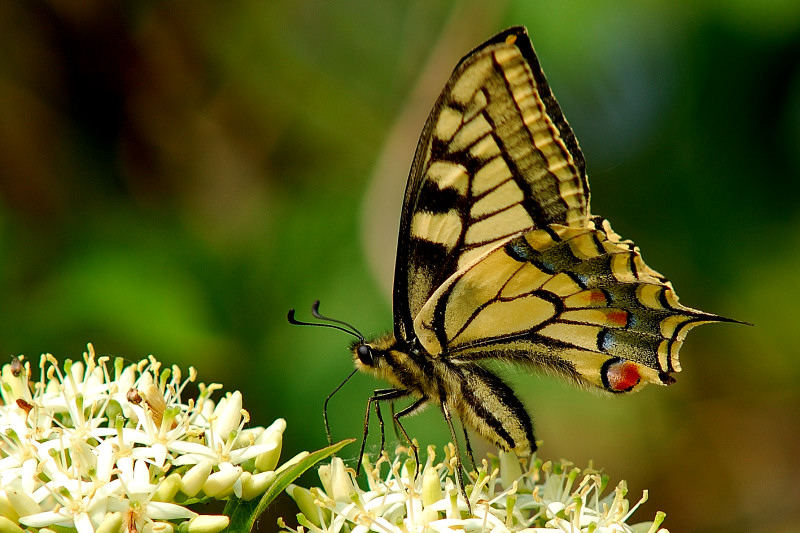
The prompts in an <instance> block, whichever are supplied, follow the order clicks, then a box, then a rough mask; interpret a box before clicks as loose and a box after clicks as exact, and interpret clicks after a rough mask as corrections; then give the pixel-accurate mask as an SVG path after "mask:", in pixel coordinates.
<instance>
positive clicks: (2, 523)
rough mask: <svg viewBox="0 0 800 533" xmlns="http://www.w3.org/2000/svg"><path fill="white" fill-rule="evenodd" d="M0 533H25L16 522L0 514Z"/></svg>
mask: <svg viewBox="0 0 800 533" xmlns="http://www.w3.org/2000/svg"><path fill="white" fill-rule="evenodd" d="M0 533H25V530H24V529H22V528H21V527H19V526H18V525H17V524H16V522H12V521H11V520H9V519H8V518H6V517H5V516H0Z"/></svg>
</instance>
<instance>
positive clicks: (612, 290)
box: [290, 27, 731, 499]
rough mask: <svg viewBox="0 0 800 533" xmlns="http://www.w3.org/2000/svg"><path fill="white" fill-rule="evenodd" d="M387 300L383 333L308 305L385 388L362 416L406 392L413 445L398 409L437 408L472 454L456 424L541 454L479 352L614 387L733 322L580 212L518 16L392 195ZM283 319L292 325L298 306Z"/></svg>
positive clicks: (583, 203) (656, 379)
mask: <svg viewBox="0 0 800 533" xmlns="http://www.w3.org/2000/svg"><path fill="white" fill-rule="evenodd" d="M393 311H394V330H393V331H392V333H390V334H388V335H386V336H383V337H379V338H377V339H374V340H366V339H365V338H364V336H363V335H362V334H361V333H360V332H359V331H358V330H356V329H355V328H353V327H352V326H349V324H347V323H345V322H342V321H338V320H335V319H331V318H330V317H326V316H324V315H321V314H320V313H319V310H318V303H317V304H315V306H314V308H313V313H314V315H315V316H316V317H317V318H320V319H325V320H326V321H329V322H331V321H332V322H337V323H338V324H339V325H341V326H348V328H343V329H352V330H353V331H350V333H352V334H353V335H355V336H356V337H357V338H358V339H359V340H358V341H357V342H355V343H354V345H353V347H352V352H353V360H354V363H355V367H356V369H355V370H354V371H353V373H351V374H350V375H351V376H352V375H353V374H354V373H355V372H357V371H362V372H366V373H367V374H372V375H374V376H376V377H378V378H380V379H383V380H385V381H387V382H389V383H390V384H391V387H390V388H385V389H378V390H376V391H375V392H374V394H373V395H372V396H371V397H370V399H369V401H368V403H367V412H366V415H365V418H367V420H366V422H368V417H369V413H370V409H371V406H372V405H373V404H374V405H375V408H376V414H377V416H378V418H379V421H380V423H381V429H383V419H382V416H381V413H380V409H379V405H380V402H382V401H394V400H398V399H401V398H406V397H410V398H411V399H412V402H411V403H410V404H409V405H408V406H407V407H405V408H404V409H402V410H400V411H398V412H397V413H395V414H394V421H395V422H396V424H397V427H399V428H400V429H401V431H402V432H403V434H404V436H405V438H406V439H407V440H408V441H409V442H412V441H411V439H410V438H409V435H408V433H407V432H406V430H405V429H404V428H403V425H402V421H401V419H402V418H403V417H405V416H407V415H411V414H412V413H415V412H417V411H419V410H421V409H422V408H424V407H426V406H428V405H431V404H433V405H435V406H437V407H438V408H439V409H441V411H442V414H443V415H444V419H445V421H446V422H447V425H448V427H449V430H450V434H451V437H452V439H453V442H454V443H457V438H456V432H455V429H454V426H453V419H454V418H458V419H460V420H461V425H462V428H463V430H464V438H465V442H466V447H467V451H468V452H469V454H470V457H471V455H472V451H471V448H470V445H469V439H468V437H467V431H466V428H467V427H469V428H472V429H473V430H475V431H476V432H477V433H478V434H479V435H481V436H482V437H484V438H485V439H487V440H488V441H490V442H492V443H493V444H495V445H497V446H498V447H500V448H502V449H504V450H507V451H511V452H514V453H516V454H517V455H520V456H525V455H528V454H530V453H531V452H532V451H534V450H536V441H535V438H534V431H533V424H532V422H531V418H530V416H529V414H528V412H527V410H526V408H525V406H524V405H523V404H522V402H521V401H520V400H519V398H517V396H516V395H515V393H514V391H513V390H512V389H511V387H509V385H507V384H506V383H505V382H504V381H503V380H502V379H501V378H500V377H498V376H497V375H496V374H495V373H494V372H492V371H490V370H489V369H487V368H486V367H485V366H483V364H482V363H485V362H487V361H491V360H499V361H504V362H512V363H518V364H520V365H524V366H528V367H532V368H534V369H544V370H546V371H549V372H551V373H554V374H558V375H560V376H563V377H565V378H566V379H567V380H569V381H572V382H574V383H575V384H577V385H580V386H583V387H587V388H592V389H599V390H602V391H606V392H608V393H612V394H624V393H629V392H633V391H637V390H639V389H641V388H642V387H643V386H645V385H646V384H648V383H653V384H657V385H669V384H671V383H673V382H674V381H675V378H674V377H673V374H674V373H676V372H679V371H680V369H681V368H680V363H679V359H678V354H679V351H680V348H681V345H682V344H683V341H684V338H685V337H686V334H687V332H688V331H689V330H690V329H691V328H693V327H695V326H697V325H698V324H703V323H709V322H722V321H731V320H729V319H726V318H723V317H721V316H717V315H714V314H710V313H705V312H702V311H698V310H696V309H691V308H689V307H685V306H683V305H681V304H680V303H679V302H678V297H677V295H676V294H675V291H674V289H673V287H672V284H671V283H670V282H669V281H668V280H667V279H666V278H665V277H664V276H662V275H661V274H659V273H658V272H656V271H655V270H653V269H652V268H650V267H649V266H647V264H645V262H644V261H643V259H642V256H641V254H640V252H639V248H638V247H637V246H635V245H634V244H633V242H631V241H629V240H624V239H622V238H621V237H620V236H619V235H617V234H616V233H615V232H614V231H613V230H612V229H611V226H610V224H609V223H608V221H607V220H605V219H603V218H601V217H598V216H594V215H592V214H591V212H590V208H589V183H588V181H587V177H586V169H585V163H584V157H583V154H582V153H581V150H580V148H579V146H578V141H577V140H576V138H575V135H574V133H573V132H572V129H571V128H570V126H569V125H568V124H567V121H566V120H565V118H564V115H563V113H562V112H561V109H560V107H559V105H558V103H557V102H556V99H555V98H554V97H553V93H552V92H551V90H550V87H549V85H548V83H547V80H546V79H545V76H544V73H543V72H542V69H541V67H540V66H539V61H538V59H537V57H536V54H535V53H534V50H533V46H532V44H531V41H530V38H529V37H528V34H527V31H526V29H525V28H523V27H513V28H510V29H507V30H505V31H503V32H501V33H499V34H497V35H496V36H494V37H492V38H491V39H489V40H488V41H486V42H485V43H483V44H481V45H480V46H478V47H477V48H475V49H474V50H473V51H472V52H470V53H469V54H467V55H466V56H465V57H464V58H463V59H462V60H461V61H460V62H459V63H458V65H457V66H456V67H455V70H454V71H453V73H452V75H451V76H450V79H449V80H448V82H447V84H446V85H445V87H444V89H443V90H442V92H441V94H440V96H439V98H438V100H437V101H436V104H435V105H434V107H433V110H432V111H431V113H430V116H429V117H428V119H427V122H426V123H425V126H424V128H423V130H422V135H421V137H420V140H419V143H418V145H417V149H416V153H415V155H414V160H413V164H412V167H411V172H410V175H409V178H408V183H407V186H406V192H405V199H404V202H403V210H402V218H401V223H400V235H399V240H398V246H397V259H396V265H395V277H394V289H393ZM290 321H294V322H295V323H300V322H299V321H296V320H295V319H294V316H293V312H290ZM334 327H336V326H334ZM348 379H349V378H348ZM345 381H346V380H345ZM343 384H344V383H343ZM343 384H342V385H343ZM340 387H341V385H340ZM337 390H338V389H337ZM334 392H336V391H334ZM328 399H330V396H329V397H328ZM326 407H327V399H326ZM326 416H327V415H326ZM366 422H365V428H364V440H362V454H363V449H364V441H365V440H366V434H367V427H366V426H367V424H366ZM325 423H326V429H327V418H326V420H325ZM328 434H329V435H330V432H328ZM381 444H382V445H383V442H382V443H381ZM412 446H413V444H412ZM414 451H415V453H416V449H415V450H414ZM457 459H458V470H459V472H461V469H462V467H461V459H460V454H458V455H457ZM473 462H474V460H473ZM417 464H419V461H418V460H417ZM462 493H463V483H462ZM464 495H465V499H466V494H464Z"/></svg>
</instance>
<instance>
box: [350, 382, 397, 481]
mask: <svg viewBox="0 0 800 533" xmlns="http://www.w3.org/2000/svg"><path fill="white" fill-rule="evenodd" d="M408 394H409V392H408V391H407V390H404V389H377V390H375V391H373V392H372V396H370V397H369V400H367V409H366V411H365V412H364V435H363V436H362V437H361V450H359V452H358V464H357V465H356V475H358V474H359V473H360V472H361V462H362V460H363V457H364V447H365V446H366V445H367V433H368V432H369V410H370V408H372V404H373V402H374V403H375V409H376V411H377V412H378V420H379V422H380V425H381V450H383V417H382V416H381V415H380V410H379V408H378V402H381V401H384V400H395V399H397V398H402V397H403V396H408Z"/></svg>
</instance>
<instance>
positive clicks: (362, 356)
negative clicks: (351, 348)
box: [356, 344, 373, 366]
mask: <svg viewBox="0 0 800 533" xmlns="http://www.w3.org/2000/svg"><path fill="white" fill-rule="evenodd" d="M356 355H358V359H359V361H361V363H363V364H365V365H367V366H372V363H373V357H372V350H371V349H370V347H369V346H367V345H366V344H362V345H361V346H359V347H358V348H357V349H356Z"/></svg>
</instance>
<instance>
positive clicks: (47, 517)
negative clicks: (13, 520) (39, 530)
mask: <svg viewBox="0 0 800 533" xmlns="http://www.w3.org/2000/svg"><path fill="white" fill-rule="evenodd" d="M62 511H63V509H62ZM19 522H20V524H24V525H26V526H30V527H47V526H66V527H70V526H72V525H73V524H72V517H71V516H69V515H67V514H62V513H60V512H59V513H57V512H55V511H45V512H43V513H36V514H29V515H27V516H21V517H20V519H19Z"/></svg>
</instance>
